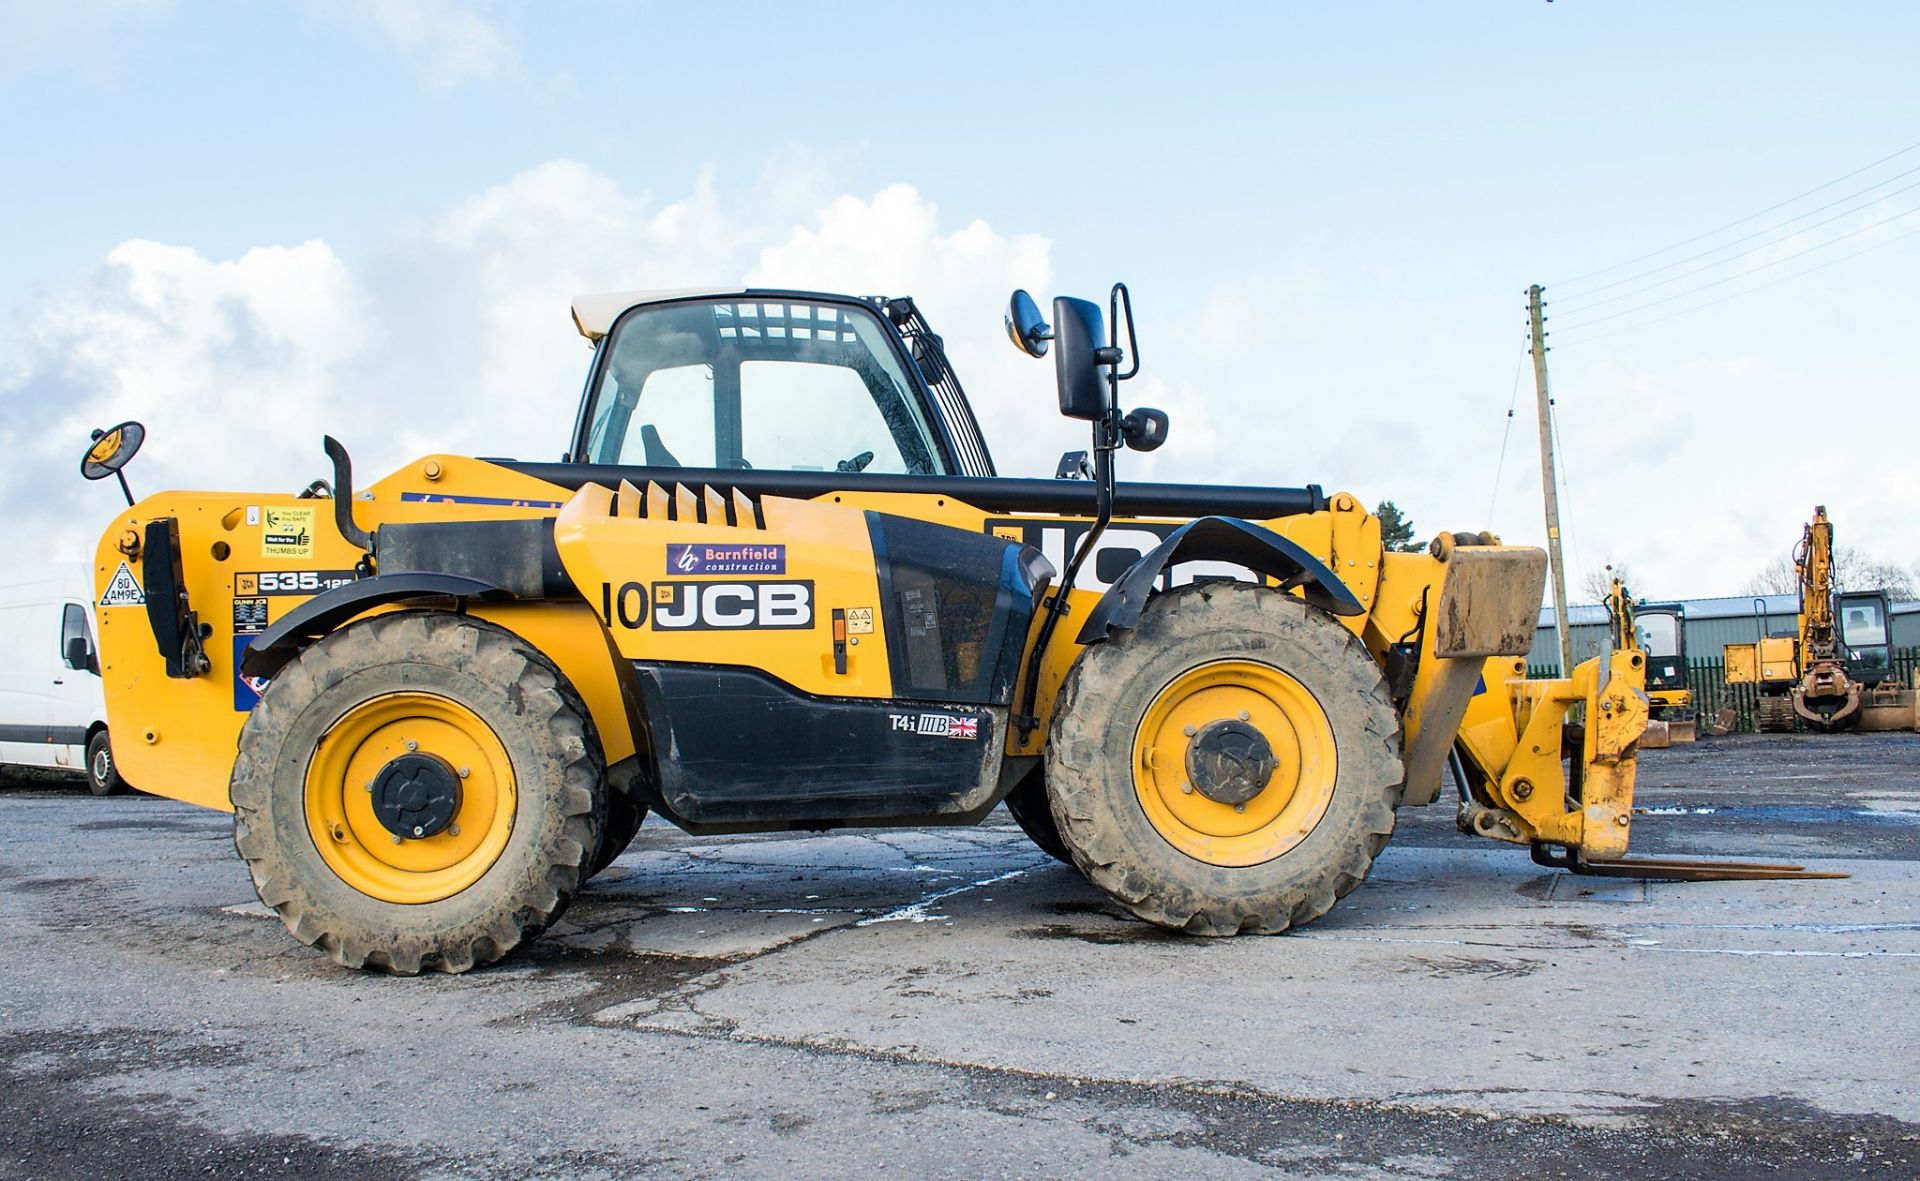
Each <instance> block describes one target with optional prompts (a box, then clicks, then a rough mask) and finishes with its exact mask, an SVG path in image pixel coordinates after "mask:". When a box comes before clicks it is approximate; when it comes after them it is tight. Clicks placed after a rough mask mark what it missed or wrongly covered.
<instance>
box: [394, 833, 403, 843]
mask: <svg viewBox="0 0 1920 1181" xmlns="http://www.w3.org/2000/svg"><path fill="white" fill-rule="evenodd" d="M401 840H402V837H401V836H400V834H399V833H397V832H396V833H394V834H393V843H394V844H396V845H397V844H399V843H400V841H401Z"/></svg>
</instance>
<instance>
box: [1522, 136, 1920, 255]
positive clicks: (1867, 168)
mask: <svg viewBox="0 0 1920 1181" xmlns="http://www.w3.org/2000/svg"><path fill="white" fill-rule="evenodd" d="M1915 148H1920V143H1911V144H1908V145H1907V146H1906V147H1904V148H1901V149H1900V150H1899V151H1897V152H1894V153H1892V154H1890V155H1886V156H1882V157H1880V158H1879V159H1878V160H1875V161H1874V162H1873V163H1871V164H1867V165H1863V166H1861V167H1859V168H1856V169H1854V170H1853V171H1852V172H1849V173H1847V174H1845V175H1844V176H1836V177H1834V178H1833V179H1832V180H1830V181H1828V182H1826V183H1825V184H1820V185H1815V186H1814V187H1812V188H1810V189H1808V190H1807V191H1806V192H1804V193H1799V194H1796V195H1795V196H1792V197H1788V198H1787V199H1786V200H1784V201H1780V202H1777V203H1775V204H1773V205H1769V206H1767V207H1766V208H1765V209H1762V210H1759V211H1758V212H1756V213H1749V214H1747V215H1746V216H1745V217H1741V218H1736V219H1734V220H1733V221H1730V222H1728V223H1727V224H1725V225H1723V226H1716V227H1715V228H1713V229H1711V230H1708V231H1707V232H1706V233H1704V234H1695V235H1694V236H1693V237H1691V238H1685V239H1682V240H1681V241H1679V242H1675V243H1674V244H1673V245H1671V246H1662V247H1661V248H1660V249H1658V250H1651V251H1648V252H1647V253H1646V254H1642V255H1640V256H1638V257H1637V258H1630V259H1627V260H1626V261H1625V262H1617V263H1614V264H1613V265H1612V266H1608V267H1601V268H1600V269H1599V270H1597V271H1588V272H1587V273H1586V274H1584V275H1575V276H1574V277H1573V278H1571V279H1562V280H1560V281H1559V283H1557V284H1553V286H1560V287H1566V286H1571V285H1573V284H1575V283H1578V282H1580V281H1581V280H1582V279H1591V278H1594V277H1595V276H1598V275H1606V274H1611V273H1612V272H1614V271H1617V270H1619V269H1620V268H1622V267H1630V266H1632V265H1634V264H1635V263H1639V262H1645V261H1647V260H1648V259H1650V258H1658V257H1660V256H1661V255H1663V254H1667V253H1670V252H1672V251H1675V250H1678V249H1680V248H1681V247H1682V246H1691V245H1693V244H1694V243H1695V242H1698V241H1701V240H1702V239H1705V238H1711V237H1713V236H1714V235H1715V234H1719V233H1724V232H1725V231H1727V230H1730V229H1732V228H1734V227H1735V226H1741V225H1745V224H1747V223H1748V222H1750V221H1752V220H1753V219H1754V218H1756V217H1765V216H1766V215H1767V214H1769V213H1772V212H1774V211H1775V210H1777V209H1785V208H1786V207H1787V206H1789V205H1791V204H1793V203H1794V202H1795V201H1798V200H1801V199H1802V198H1805V197H1811V196H1813V195H1814V194H1815V193H1818V192H1823V191H1825V190H1827V189H1830V188H1832V187H1833V186H1835V185H1837V184H1839V183H1840V182H1841V181H1843V180H1852V179H1853V178H1854V177H1856V176H1859V175H1860V174H1861V173H1863V172H1871V171H1872V170H1874V169H1875V168H1878V167H1880V166H1881V165H1882V164H1885V163H1886V162H1887V161H1889V160H1897V159H1899V158H1900V157H1901V156H1904V155H1906V154H1907V153H1908V152H1911V151H1913V150H1914V149H1915Z"/></svg>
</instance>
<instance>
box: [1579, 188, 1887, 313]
mask: <svg viewBox="0 0 1920 1181" xmlns="http://www.w3.org/2000/svg"><path fill="white" fill-rule="evenodd" d="M1916 213H1920V206H1915V207H1914V208H1912V209H1908V210H1904V211H1902V212H1900V213H1896V214H1894V215H1893V216H1892V217H1887V218H1882V219H1881V220H1879V221H1876V222H1869V223H1868V224H1866V225H1864V226H1861V227H1860V228H1859V229H1857V230H1853V231H1851V232H1849V233H1845V234H1842V235H1840V236H1839V237H1838V238H1829V239H1827V240H1826V241H1825V242H1819V243H1816V244H1814V245H1812V246H1809V247H1807V248H1806V249H1804V250H1796V251H1794V252H1793V253H1792V254H1785V255H1781V256H1780V257H1779V258H1776V259H1774V260H1772V261H1771V262H1763V263H1761V264H1760V265H1759V266H1754V267H1748V268H1747V269H1746V270H1744V271H1736V272H1734V273H1733V274H1731V275H1728V276H1726V277H1724V278H1720V279H1715V280H1714V281H1713V282H1711V283H1702V284H1700V286H1698V287H1689V288H1688V289H1687V290H1685V291H1676V292H1675V293H1673V294H1672V295H1668V296H1663V297H1661V298H1659V299H1650V300H1648V301H1647V302H1646V303H1643V304H1640V305H1639V306H1637V307H1631V308H1626V309H1624V310H1622V311H1618V312H1608V313H1607V314H1606V315H1604V316H1595V317H1594V318H1593V319H1591V320H1585V321H1582V322H1580V323H1577V324H1569V325H1567V326H1566V327H1565V328H1562V329H1561V331H1562V332H1567V331H1572V330H1574V329H1579V328H1587V327H1590V326H1592V325H1594V324H1604V323H1605V322H1607V321H1608V320H1617V319H1619V318H1620V317H1622V316H1631V315H1633V314H1634V313H1635V312H1644V311H1646V310H1647V309H1648V308H1655V307H1659V306H1660V305H1661V304H1666V303H1672V302H1673V301H1674V300H1676V299H1685V298H1686V297H1687V296H1689V295H1698V294H1699V293H1700V292H1702V291H1711V290H1712V289H1713V288H1715V287H1719V286H1722V285H1724V284H1727V283H1731V282H1733V281H1734V280H1735V279H1744V278H1746V277H1747V276H1748V275H1755V274H1758V273H1760V272H1761V271H1764V270H1767V269H1768V268H1770V267H1777V266H1779V265H1780V264H1781V263H1783V262H1792V261H1793V260H1794V259H1796V258H1799V257H1801V256H1803V255H1807V254H1812V253H1813V252H1814V251H1816V250H1824V249H1826V248H1827V247H1829V246H1834V245H1837V244H1839V243H1841V242H1845V241H1846V240H1847V239H1849V238H1857V237H1859V236H1860V235H1861V234H1864V233H1866V232H1867V231H1868V230H1874V229H1879V228H1880V227H1881V226H1883V225H1886V224H1887V223H1888V222H1895V221H1899V220H1900V219H1901V218H1903V217H1911V216H1913V215H1914V214H1916Z"/></svg>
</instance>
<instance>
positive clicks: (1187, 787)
mask: <svg viewBox="0 0 1920 1181" xmlns="http://www.w3.org/2000/svg"><path fill="white" fill-rule="evenodd" d="M1180 790H1181V791H1182V792H1185V793H1186V794H1187V795H1192V794H1193V784H1191V783H1183V784H1181V785H1180Z"/></svg>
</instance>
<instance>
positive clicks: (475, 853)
mask: <svg viewBox="0 0 1920 1181" xmlns="http://www.w3.org/2000/svg"><path fill="white" fill-rule="evenodd" d="M416 752H417V753H421V754H427V755H432V756H436V757H438V758H440V759H444V760H445V761H446V762H447V764H448V765H449V766H451V767H454V768H456V769H457V770H458V771H459V772H461V775H460V780H459V783H460V802H459V806H458V808H457V809H456V810H455V812H454V816H453V822H452V824H451V825H449V826H448V827H447V828H446V829H445V830H444V831H442V832H439V833H436V834H434V835H432V836H429V837H424V838H420V839H413V838H408V839H405V840H402V841H399V842H398V843H396V842H395V840H394V837H393V834H392V833H391V832H389V831H387V829H386V827H385V826H384V825H382V824H381V823H380V820H379V817H377V816H376V815H375V814H374V810H373V797H372V794H371V792H370V791H369V790H368V787H367V785H368V784H370V783H372V782H373V781H374V779H375V777H377V776H378V775H379V774H380V770H381V768H383V767H385V766H386V765H387V764H388V763H389V762H391V761H392V760H394V759H395V758H398V757H399V756H401V755H404V754H409V753H416ZM517 800H518V793H517V791H516V790H515V787H514V779H513V765H512V763H511V762H510V761H509V760H508V758H507V751H506V747H504V746H503V745H501V742H500V738H499V736H498V735H496V734H495V733H494V732H493V729H492V727H490V726H488V725H487V724H486V723H485V722H484V721H482V720H481V719H480V717H479V715H478V714H475V713H474V712H473V711H472V710H470V709H468V708H467V707H466V706H464V705H461V704H459V703H458V702H455V701H451V700H449V699H447V698H445V697H437V696H434V695H432V694H429V693H390V694H387V695H385V696H381V697H375V698H373V699H371V700H368V701H363V702H361V703H360V704H358V705H356V706H354V707H353V708H352V709H350V710H348V711H347V713H346V714H345V715H344V716H343V717H341V718H340V720H339V721H337V722H335V723H334V724H333V726H332V727H331V728H330V729H328V731H327V732H326V733H325V734H323V735H321V737H320V745H319V746H318V747H317V748H316V749H315V751H314V753H313V758H312V760H311V761H310V762H309V763H308V764H307V781H306V809H307V832H308V834H309V835H310V836H311V837H312V838H313V844H314V848H316V849H318V850H319V851H320V856H321V858H322V859H323V860H324V861H326V863H327V865H328V867H329V868H331V869H332V870H333V872H334V873H336V874H338V875H339V877H340V880H341V881H343V882H345V883H346V884H347V885H349V886H351V887H353V888H354V889H355V890H358V891H359V892H360V893H362V894H365V895H367V896H368V897H370V898H378V899H380V900H381V901H383V902H399V903H424V902H437V901H439V900H440V899H442V898H449V897H451V896H453V895H455V894H458V893H459V892H460V891H462V890H464V889H466V888H467V887H468V886H471V885H473V883H475V882H477V881H479V880H480V878H481V877H482V876H484V875H485V874H486V872H487V870H489V869H491V868H492V867H493V863H494V862H495V861H498V860H499V859H500V853H501V850H503V849H505V848H506V847H507V838H508V837H509V836H511V835H512V833H513V816H514V808H515V804H516V802H517Z"/></svg>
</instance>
